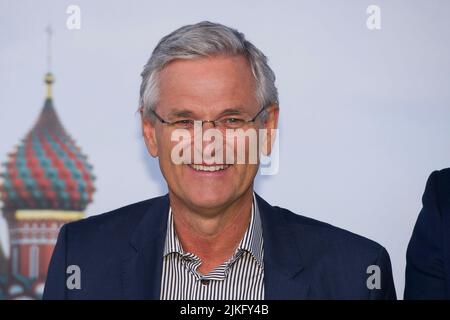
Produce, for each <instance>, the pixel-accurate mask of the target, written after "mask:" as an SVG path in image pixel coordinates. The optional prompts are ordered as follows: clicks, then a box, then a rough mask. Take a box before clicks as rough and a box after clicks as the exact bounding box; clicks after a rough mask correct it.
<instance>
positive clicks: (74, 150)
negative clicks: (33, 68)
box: [0, 73, 95, 211]
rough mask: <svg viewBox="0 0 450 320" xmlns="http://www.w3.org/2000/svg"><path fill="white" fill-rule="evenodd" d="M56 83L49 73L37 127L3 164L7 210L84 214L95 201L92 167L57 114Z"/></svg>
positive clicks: (2, 190)
mask: <svg viewBox="0 0 450 320" xmlns="http://www.w3.org/2000/svg"><path fill="white" fill-rule="evenodd" d="M53 82H54V79H53V75H52V74H51V73H47V74H46V76H45V83H46V84H47V97H46V99H45V103H44V107H43V109H42V111H41V113H40V115H39V117H38V119H37V121H36V123H35V125H34V127H33V128H32V129H31V130H30V131H29V133H28V134H27V135H26V136H25V138H24V139H22V141H21V142H20V144H19V145H18V146H17V147H16V149H15V150H14V151H13V152H12V153H10V154H9V155H8V159H7V161H6V162H5V163H3V164H2V165H3V167H4V170H2V171H3V173H1V176H2V177H3V183H2V184H1V185H0V194H1V199H2V201H3V207H4V208H5V209H7V210H18V209H51V210H75V211H83V210H84V209H85V208H86V206H87V204H88V203H90V202H91V201H92V195H93V193H94V190H95V189H94V185H93V181H94V180H95V177H94V175H93V174H92V166H91V165H90V164H89V163H88V162H87V157H86V156H85V155H83V154H82V153H81V150H80V148H79V147H78V146H77V145H76V144H75V141H74V140H73V139H72V138H71V137H70V136H69V135H68V134H67V132H66V130H65V129H64V127H63V125H62V124H61V121H60V120H59V118H58V115H57V114H56V111H55V109H54V107H53V100H52V94H51V89H52V87H51V86H52V83H53Z"/></svg>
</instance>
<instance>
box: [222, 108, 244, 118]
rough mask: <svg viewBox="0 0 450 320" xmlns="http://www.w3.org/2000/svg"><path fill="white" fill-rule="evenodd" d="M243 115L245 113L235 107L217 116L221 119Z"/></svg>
mask: <svg viewBox="0 0 450 320" xmlns="http://www.w3.org/2000/svg"><path fill="white" fill-rule="evenodd" d="M244 113H246V112H245V111H244V109H243V108H241V107H236V108H228V109H225V110H223V111H222V112H221V113H220V115H219V116H220V117H222V116H229V115H241V114H244Z"/></svg>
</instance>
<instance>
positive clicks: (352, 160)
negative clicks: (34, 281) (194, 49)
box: [0, 0, 450, 297]
mask: <svg viewBox="0 0 450 320" xmlns="http://www.w3.org/2000/svg"><path fill="white" fill-rule="evenodd" d="M70 4H77V5H79V6H80V8H81V30H73V31H70V30H68V29H67V28H66V19H67V17H68V15H67V14H66V9H67V7H68V6H69V5H70ZM370 4H376V5H378V6H379V7H380V8H381V27H382V28H381V30H377V31H370V30H368V29H367V27H366V19H367V17H368V15H367V13H366V8H367V7H368V6H369V5H370ZM449 9H450V2H448V1H363V0H359V1H331V0H330V1H317V0H316V1H276V2H275V1H261V0H258V1H256V0H253V1H249V0H247V1H221V2H219V1H192V0H191V1H179V2H176V1H170V0H165V1H158V2H157V1H111V0H108V1H43V0H42V1H23V0H20V1H5V0H0V162H4V161H6V159H7V153H8V152H11V151H12V150H13V148H14V146H15V145H16V144H17V143H18V142H19V140H20V139H21V138H23V137H24V136H25V134H26V133H27V132H28V130H29V129H30V128H31V126H32V125H33V123H34V121H35V119H36V117H37V115H38V114H39V112H40V109H41V108H42V104H43V99H44V85H43V76H44V73H45V72H46V71H47V70H46V34H45V32H44V30H45V27H46V25H47V24H49V23H50V24H51V25H52V26H53V29H54V38H53V40H54V41H53V42H54V46H53V48H54V49H53V68H52V69H53V70H52V71H53V72H54V74H55V78H56V83H55V85H54V102H55V106H56V108H57V111H58V113H59V115H60V117H61V119H62V121H63V123H64V125H65V126H66V129H67V130H68V132H69V133H70V134H71V135H72V136H73V137H74V138H75V139H76V141H77V143H78V144H79V145H80V146H81V147H82V150H83V152H84V153H85V154H87V155H88V156H89V161H90V162H91V163H92V164H93V165H94V169H95V174H96V176H97V178H98V179H97V181H96V187H97V188H98V191H97V192H96V193H95V201H94V203H93V204H91V205H90V206H89V207H88V210H87V214H88V215H93V214H98V213H102V212H105V211H108V210H111V209H114V208H117V207H120V206H123V205H126V204H129V203H132V202H136V201H140V200H143V199H146V198H150V197H154V196H157V195H160V194H162V193H164V192H165V191H166V186H165V184H164V181H163V180H162V176H161V174H160V173H159V168H158V165H157V162H156V161H155V160H154V159H152V158H150V157H149V156H148V155H147V153H146V150H145V148H144V144H143V142H142V139H141V137H140V131H139V118H138V116H137V115H136V114H135V111H136V109H137V106H138V105H137V103H138V89H139V84H140V76H139V74H140V72H141V69H142V66H143V65H144V64H145V62H146V61H147V59H148V57H149V56H150V53H151V51H152V50H153V48H154V46H155V45H156V43H157V41H158V40H159V39H160V38H161V37H162V36H164V35H166V34H167V33H169V32H171V31H173V30H174V29H176V28H178V27H180V26H182V25H184V24H190V23H195V22H199V21H201V20H210V21H214V22H220V23H223V24H226V25H229V26H232V27H235V28H237V29H239V30H240V31H242V32H244V33H245V34H246V36H247V38H248V39H249V40H250V41H252V42H253V43H254V44H255V45H256V46H257V47H259V48H260V49H261V50H262V51H263V52H264V53H265V54H266V55H267V56H268V57H269V59H270V64H271V66H272V68H273V69H274V71H275V73H276V75H277V86H278V88H279V92H280V101H281V105H280V107H281V114H280V117H281V118H280V130H281V132H280V136H281V147H280V150H281V160H280V161H281V163H280V171H279V173H278V174H277V175H275V176H270V177H267V176H266V177H258V178H257V183H256V191H257V192H259V193H260V194H261V195H262V196H263V197H264V198H266V199H267V200H268V201H269V202H271V203H272V204H275V205H280V206H283V207H287V208H289V209H291V210H292V211H294V212H296V213H299V214H303V215H307V216H310V217H312V218H315V219H319V220H323V221H326V222H329V223H332V224H334V225H337V226H339V227H342V228H345V229H349V230H351V231H353V232H355V233H358V234H361V235H364V236H366V237H368V238H371V239H373V240H375V241H377V242H379V243H381V244H382V245H384V246H385V247H386V248H387V250H388V251H389V253H390V255H391V259H392V264H393V270H394V277H395V283H396V288H397V293H398V296H399V297H402V296H403V288H404V267H405V252H406V247H407V244H408V240H409V237H410V235H411V231H412V228H413V225H414V223H415V220H416V217H417V214H418V212H419V211H420V208H421V196H422V193H423V189H424V186H425V182H426V179H427V177H428V175H429V174H430V173H431V172H432V171H433V170H435V169H441V168H444V167H449V166H450V139H449V138H450V106H449V102H450V93H449V92H450V91H449V88H450V78H449V75H450V61H449V57H450V46H449V42H448V39H450V19H449V16H448V13H449V12H450V11H449ZM0 222H1V223H0V236H1V239H2V242H3V246H5V247H7V246H8V244H7V240H6V238H7V237H6V226H5V223H4V221H0Z"/></svg>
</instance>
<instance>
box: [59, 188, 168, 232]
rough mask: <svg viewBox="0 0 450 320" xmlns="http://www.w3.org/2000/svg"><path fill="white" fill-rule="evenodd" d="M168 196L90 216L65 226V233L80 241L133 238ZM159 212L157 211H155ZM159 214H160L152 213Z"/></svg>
mask: <svg viewBox="0 0 450 320" xmlns="http://www.w3.org/2000/svg"><path fill="white" fill-rule="evenodd" d="M165 198H166V196H160V197H156V198H151V199H147V200H143V201H139V202H136V203H132V204H129V205H126V206H123V207H120V208H117V209H114V210H111V211H108V212H105V213H101V214H98V215H94V216H90V217H87V218H85V219H81V220H77V221H73V222H70V223H67V224H66V225H64V229H65V232H66V233H68V234H70V235H71V236H75V237H77V238H78V240H86V238H95V237H98V236H100V237H102V238H106V239H108V238H110V239H121V238H123V237H129V236H131V234H132V232H133V231H134V230H135V229H136V227H137V226H138V225H139V223H140V222H141V220H142V219H143V217H144V216H145V215H146V214H147V213H148V212H149V211H151V210H152V207H153V206H155V205H157V204H158V203H161V201H164V200H165ZM155 211H157V210H155ZM152 214H158V212H152Z"/></svg>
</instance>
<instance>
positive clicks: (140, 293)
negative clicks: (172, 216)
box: [122, 195, 169, 299]
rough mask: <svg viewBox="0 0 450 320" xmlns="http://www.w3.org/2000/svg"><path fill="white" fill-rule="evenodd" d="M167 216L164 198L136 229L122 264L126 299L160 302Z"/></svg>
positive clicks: (166, 204)
mask: <svg viewBox="0 0 450 320" xmlns="http://www.w3.org/2000/svg"><path fill="white" fill-rule="evenodd" d="M168 213H169V197H168V195H165V196H163V197H160V198H158V199H155V201H154V202H153V203H152V204H151V205H150V206H149V208H148V209H147V212H146V213H145V214H144V216H143V217H142V220H141V221H140V223H139V224H138V226H137V227H136V230H135V231H134V233H133V235H132V237H131V240H130V252H129V256H128V257H127V258H126V259H125V260H124V261H123V263H122V279H123V296H124V298H125V299H159V296H160V289H161V275H162V262H163V259H162V256H163V250H164V243H165V237H166V231H167V218H168Z"/></svg>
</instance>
